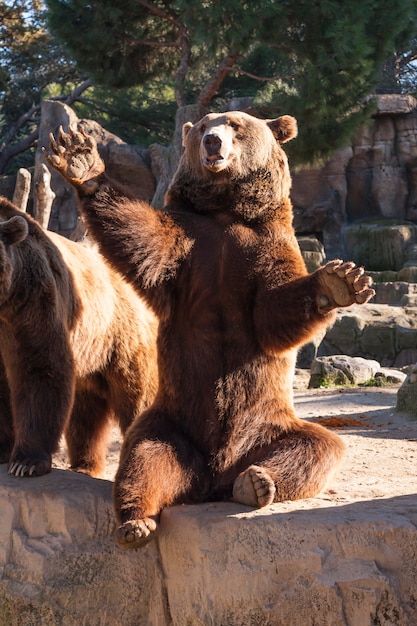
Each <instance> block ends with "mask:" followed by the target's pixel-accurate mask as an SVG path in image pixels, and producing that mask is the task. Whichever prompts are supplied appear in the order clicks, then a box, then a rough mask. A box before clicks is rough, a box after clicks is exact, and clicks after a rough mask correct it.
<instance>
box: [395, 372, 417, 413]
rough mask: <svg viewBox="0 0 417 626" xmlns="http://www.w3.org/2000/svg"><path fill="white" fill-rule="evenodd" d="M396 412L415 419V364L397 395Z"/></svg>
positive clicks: (416, 377)
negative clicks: (407, 414) (406, 414)
mask: <svg viewBox="0 0 417 626" xmlns="http://www.w3.org/2000/svg"><path fill="white" fill-rule="evenodd" d="M397 411H402V412H404V413H409V414H410V415H412V416H414V417H417V363H415V364H414V365H413V366H412V367H411V368H410V371H409V373H408V375H407V377H406V379H405V380H404V382H403V384H402V385H401V387H400V388H399V390H398V393H397Z"/></svg>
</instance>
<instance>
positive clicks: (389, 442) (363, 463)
mask: <svg viewBox="0 0 417 626" xmlns="http://www.w3.org/2000/svg"><path fill="white" fill-rule="evenodd" d="M308 378H309V375H308V373H307V371H304V372H299V373H298V375H297V376H296V379H295V384H294V389H295V390H294V395H295V405H296V410H297V414H298V415H299V417H301V418H303V419H307V420H311V421H318V422H319V423H323V424H324V425H326V422H327V423H328V422H329V420H330V419H331V420H332V421H334V418H343V419H342V422H343V421H347V422H350V424H351V425H350V426H349V427H346V426H342V427H340V426H339V427H338V428H335V427H332V430H334V431H336V432H338V434H339V435H340V436H341V437H342V438H343V440H344V441H345V443H346V446H347V450H346V455H345V459H344V461H343V464H342V467H341V468H340V470H339V472H338V474H337V476H336V479H335V481H334V482H333V484H332V485H331V487H330V488H329V489H328V490H326V491H325V492H324V493H323V494H321V495H320V497H319V498H315V499H311V500H309V501H306V504H305V506H306V507H308V508H311V506H325V503H326V502H327V504H329V501H331V502H332V503H333V504H334V505H338V504H347V503H349V502H353V501H360V500H369V499H373V498H390V497H394V496H398V495H408V494H416V493H417V471H416V468H417V418H415V419H413V418H411V417H410V416H409V415H405V414H403V413H396V411H395V405H396V395H397V390H398V386H392V387H381V388H375V387H367V388H364V387H356V388H335V389H307V385H308ZM337 421H338V422H340V421H341V420H340V419H338V420H337ZM336 423H337V422H336ZM120 439H121V438H120V433H119V431H118V429H116V428H114V429H113V431H112V438H111V442H110V446H109V452H108V458H107V466H106V471H105V474H104V476H103V478H106V479H109V480H112V479H113V477H114V474H115V472H116V469H117V464H118V455H119V449H120ZM54 467H59V468H66V467H67V459H66V451H65V446H64V444H62V446H61V449H60V451H59V452H58V453H57V454H56V455H55V458H54ZM313 500H314V501H315V502H313ZM288 505H289V506H291V503H288ZM298 508H303V507H302V506H301V507H300V502H299V503H298Z"/></svg>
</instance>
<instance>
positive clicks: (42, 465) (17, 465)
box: [8, 460, 51, 477]
mask: <svg viewBox="0 0 417 626" xmlns="http://www.w3.org/2000/svg"><path fill="white" fill-rule="evenodd" d="M50 471H51V462H50V461H37V462H35V461H31V460H25V461H11V462H10V463H9V469H8V473H9V474H12V475H13V476H20V477H23V476H43V475H44V474H49V472H50Z"/></svg>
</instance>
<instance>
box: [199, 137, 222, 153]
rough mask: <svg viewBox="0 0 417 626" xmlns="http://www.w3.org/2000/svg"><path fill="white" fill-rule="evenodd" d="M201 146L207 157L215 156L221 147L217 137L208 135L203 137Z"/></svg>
mask: <svg viewBox="0 0 417 626" xmlns="http://www.w3.org/2000/svg"><path fill="white" fill-rule="evenodd" d="M203 145H204V147H205V149H206V151H207V154H208V156H212V155H213V154H217V153H218V152H219V150H220V148H221V146H222V140H221V139H220V137H219V136H218V135H215V134H214V133H209V134H207V135H204V137H203Z"/></svg>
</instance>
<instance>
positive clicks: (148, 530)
mask: <svg viewBox="0 0 417 626" xmlns="http://www.w3.org/2000/svg"><path fill="white" fill-rule="evenodd" d="M157 528H158V524H157V523H156V521H155V520H154V519H152V518H150V517H144V518H143V519H136V520H129V521H127V522H124V524H122V525H121V526H119V528H118V529H117V531H116V536H115V539H116V544H117V545H118V546H119V548H123V549H124V550H135V549H136V548H140V547H142V546H144V545H145V544H146V543H148V541H150V540H151V539H153V538H154V537H155V536H156V531H157Z"/></svg>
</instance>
